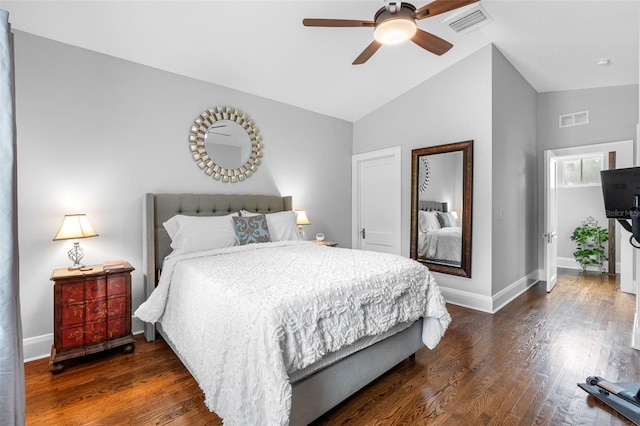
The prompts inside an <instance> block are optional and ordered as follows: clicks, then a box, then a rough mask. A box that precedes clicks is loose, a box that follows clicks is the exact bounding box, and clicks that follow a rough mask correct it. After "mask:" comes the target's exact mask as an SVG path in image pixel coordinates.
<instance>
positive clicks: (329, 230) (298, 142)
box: [15, 31, 353, 359]
mask: <svg viewBox="0 0 640 426" xmlns="http://www.w3.org/2000/svg"><path fill="white" fill-rule="evenodd" d="M15 33H16V34H15V59H16V104H17V105H16V107H17V127H18V194H19V199H18V204H19V244H20V271H21V274H20V280H21V294H22V318H23V327H24V336H25V339H26V340H25V357H26V358H27V359H28V358H30V357H32V356H35V355H42V354H43V353H44V354H46V353H48V351H49V348H50V345H51V334H50V333H52V320H53V313H52V312H53V309H52V286H51V282H50V281H49V277H50V276H51V270H52V269H53V268H57V267H66V266H68V264H69V260H68V258H67V255H66V252H67V250H68V249H69V247H70V243H69V242H65V241H55V242H54V241H52V239H53V236H54V234H55V232H56V231H57V230H58V227H59V225H60V223H61V221H62V217H63V215H64V214H65V213H74V212H84V213H87V215H88V217H89V219H90V221H91V223H92V224H93V226H94V228H95V229H96V231H97V232H98V233H99V234H100V236H99V237H96V238H90V239H86V240H83V241H82V242H81V245H82V247H84V248H85V250H86V256H85V259H84V261H85V263H87V264H97V263H102V262H103V261H105V260H109V259H120V258H123V259H127V260H128V261H130V262H131V263H132V264H133V265H134V267H135V268H136V271H135V273H134V275H133V306H134V308H135V307H137V306H138V305H139V304H140V303H141V302H142V300H143V285H142V269H143V265H142V230H141V224H142V199H143V195H144V194H145V193H146V192H172V191H175V192H186V191H192V192H210V193H259V194H281V195H292V196H293V200H294V207H296V208H304V209H306V211H307V213H308V216H309V218H310V221H311V225H309V226H307V227H306V231H307V235H308V236H312V235H315V234H316V233H317V232H323V233H324V234H325V235H326V237H327V239H330V240H335V241H338V242H339V243H340V245H341V246H346V247H349V246H350V244H351V235H350V234H351V229H350V228H351V188H350V185H349V184H348V183H349V182H350V179H351V139H352V127H353V126H352V124H351V123H349V122H346V121H342V120H338V119H334V118H331V117H328V116H324V115H320V114H316V113H311V112H308V111H305V110H302V109H299V108H294V107H291V106H288V105H285V104H281V103H278V102H274V101H271V100H268V99H264V98H260V97H256V96H253V95H249V94H246V93H242V92H238V91H235V90H231V89H228V88H225V87H221V86H217V85H213V84H208V83H204V82H201V81H197V80H193V79H189V78H184V77H181V76H178V75H174V74H170V73H167V72H163V71H159V70H156V69H152V68H149V67H145V66H141V65H137V64H134V63H130V62H127V61H123V60H119V59H116V58H113V57H110V56H106V55H101V54H97V53H95V52H91V51H87V50H83V49H79V48H75V47H71V46H68V45H64V44H61V43H57V42H54V41H51V40H47V39H44V38H40V37H36V36H33V35H30V34H27V33H23V32H19V31H16V32H15ZM221 105H231V106H234V107H236V108H239V109H241V110H242V111H244V112H246V113H247V114H249V116H250V117H251V118H252V119H253V120H254V121H255V122H256V124H257V126H258V127H259V129H260V131H261V132H262V135H263V137H264V159H263V163H262V165H261V166H260V167H259V169H258V171H257V172H256V173H255V174H254V175H253V176H252V177H251V178H250V179H249V180H247V181H244V182H240V183H236V184H228V183H221V182H218V181H215V180H213V179H211V178H209V177H208V176H206V175H205V174H204V173H203V172H202V171H201V170H200V169H199V168H198V167H197V166H196V163H195V162H194V161H193V159H192V158H191V155H190V152H189V149H188V134H189V128H190V127H191V124H192V122H193V120H194V119H195V118H196V117H197V116H198V115H199V114H200V113H201V112H202V111H203V110H205V109H207V108H211V107H214V106H221ZM307 238H309V237H307ZM134 328H135V329H136V330H141V324H139V323H135V324H134ZM36 348H45V349H44V352H42V353H38V354H34V353H30V351H38V350H39V349H36Z"/></svg>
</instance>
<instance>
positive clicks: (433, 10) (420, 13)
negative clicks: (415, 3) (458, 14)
mask: <svg viewBox="0 0 640 426" xmlns="http://www.w3.org/2000/svg"><path fill="white" fill-rule="evenodd" d="M478 1H480V0H434V1H432V2H431V3H429V4H427V5H425V6H422V7H421V8H420V9H418V10H416V19H425V18H429V17H431V16H435V15H440V14H441V13H447V12H449V11H451V10H454V9H457V8H459V7H462V6H466V5H468V4H471V3H476V2H478Z"/></svg>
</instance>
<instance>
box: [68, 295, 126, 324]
mask: <svg viewBox="0 0 640 426" xmlns="http://www.w3.org/2000/svg"><path fill="white" fill-rule="evenodd" d="M126 311H127V299H126V298H125V297H124V296H122V297H114V298H113V299H108V300H107V299H102V300H98V301H96V302H89V303H85V304H75V305H68V306H63V307H62V313H61V314H62V326H63V327H65V326H70V325H74V324H82V323H83V322H94V321H102V320H104V319H105V318H106V317H107V316H120V315H124V314H125V313H126Z"/></svg>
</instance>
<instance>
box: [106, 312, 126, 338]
mask: <svg viewBox="0 0 640 426" xmlns="http://www.w3.org/2000/svg"><path fill="white" fill-rule="evenodd" d="M128 334H129V330H128V328H127V318H126V317H118V318H112V317H109V320H108V321H107V337H108V338H109V339H115V338H116V337H122V336H126V335H128Z"/></svg>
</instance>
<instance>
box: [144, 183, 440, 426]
mask: <svg viewBox="0 0 640 426" xmlns="http://www.w3.org/2000/svg"><path fill="white" fill-rule="evenodd" d="M291 210H292V199H291V197H280V196H270V195H229V194H146V196H145V201H144V226H143V228H144V253H143V255H144V259H145V262H146V267H145V277H144V278H145V292H146V296H147V301H146V302H145V303H143V304H142V305H141V307H140V308H138V310H137V311H136V316H138V317H139V318H141V319H143V320H146V321H148V322H147V323H146V325H145V337H146V339H147V340H148V341H151V340H154V339H155V338H156V331H157V332H158V333H159V334H160V335H161V336H162V337H163V338H164V339H165V340H166V342H167V343H168V344H169V345H170V346H171V348H172V349H173V350H174V352H175V353H176V354H177V356H178V357H179V358H180V359H181V361H182V362H183V364H184V365H185V366H186V367H187V368H188V369H189V371H190V372H191V374H192V375H193V376H194V378H195V379H196V381H198V383H199V385H200V387H201V388H202V390H203V392H204V394H205V403H206V404H207V406H208V407H209V408H210V409H211V410H212V411H215V412H216V413H217V414H218V415H220V417H222V418H223V421H224V422H225V424H231V425H234V424H248V423H250V424H254V423H255V424H283V425H286V424H292V425H303V424H308V423H309V422H311V421H313V420H314V419H316V418H317V417H319V416H320V415H322V414H323V413H325V412H327V411H328V410H330V409H331V408H333V407H334V406H336V405H337V404H339V403H340V402H341V401H343V400H345V399H346V398H348V397H349V396H351V395H352V394H354V393H355V392H357V391H358V390H359V389H361V388H362V387H364V386H365V385H367V384H368V383H370V382H371V381H373V380H374V379H376V378H377V377H379V376H380V375H382V374H383V373H384V372H386V371H388V370H389V369H390V368H392V367H394V366H395V365H397V364H398V363H399V362H400V361H402V360H403V359H405V358H407V357H410V356H412V355H413V354H414V353H415V352H416V351H417V350H418V349H420V348H422V347H424V346H425V342H426V343H427V345H428V346H430V347H433V346H435V345H436V344H437V342H438V341H439V339H440V337H441V336H442V335H443V334H444V331H445V330H446V328H447V326H448V324H449V322H450V320H451V318H450V316H449V314H448V312H447V311H446V308H445V306H444V300H443V299H442V295H441V294H440V291H439V289H438V288H437V285H436V283H435V281H433V277H432V276H431V274H430V273H429V271H428V270H427V269H426V268H424V267H423V266H422V265H419V264H417V263H416V262H414V261H412V260H410V259H406V258H401V257H399V256H395V257H394V256H391V255H387V254H381V253H374V252H362V251H359V250H350V249H341V248H331V247H325V246H319V245H315V244H313V243H311V242H304V241H295V238H292V239H291V240H286V239H284V240H280V241H273V242H266V243H258V244H247V245H244V246H231V247H225V248H221V249H216V250H203V251H195V252H190V253H182V252H180V253H178V254H176V252H177V251H178V250H174V251H173V253H172V247H171V245H172V244H174V241H173V240H172V239H171V238H170V237H169V234H168V232H167V229H165V227H164V226H163V223H165V222H168V221H170V220H171V219H172V218H174V217H175V216H176V215H179V216H181V217H182V216H189V217H194V216H195V217H217V219H220V220H227V219H226V218H227V217H228V216H229V215H237V212H241V211H244V212H245V213H247V212H252V213H253V214H258V215H262V216H257V217H256V220H263V218H265V217H266V219H267V220H268V219H269V218H271V217H281V216H283V215H285V216H286V215H287V214H288V212H290V211H291ZM217 219H215V220H217ZM189 220H190V221H195V220H196V219H195V218H193V219H192V218H190V219H189ZM207 220H208V219H207ZM211 220H214V219H213V218H212V219H211ZM245 220H248V219H245ZM200 222H202V220H200ZM234 222H235V223H236V224H238V223H240V222H242V220H241V219H235V220H234ZM270 227H271V226H270ZM294 229H295V225H294ZM203 234H206V232H204V231H203ZM174 238H175V236H174ZM211 238H212V237H211V236H209V237H207V238H203V240H205V241H209V240H210V239H211ZM214 238H219V237H218V236H216V237H214ZM169 254H171V256H169ZM167 256H168V257H167ZM339 258H351V259H353V260H352V265H355V264H357V265H361V264H362V265H364V266H365V267H364V268H361V267H358V268H356V267H349V268H346V269H343V270H337V271H333V270H332V271H328V270H324V269H320V270H318V269H315V266H314V264H316V263H318V267H320V268H325V266H323V265H325V263H326V262H327V261H328V262H329V263H338V261H339V260H338V259H339ZM246 259H251V261H250V262H247V260H246ZM273 259H275V262H276V263H275V265H274V264H272V263H269V262H272V261H274V260H273ZM321 259H324V260H323V261H321ZM390 260H393V261H390ZM323 262H325V263H323ZM367 262H371V263H369V264H367ZM247 263H251V266H250V268H245V267H244V266H242V265H246V264H247ZM260 265H267V266H266V269H267V270H274V268H275V269H277V271H278V273H277V274H275V275H274V274H271V275H270V274H267V273H265V272H259V271H260V269H259V268H260V267H261V266H260ZM296 265H297V266H296ZM376 265H377V266H376ZM383 265H386V266H384V267H383ZM414 265H418V266H420V268H421V269H420V270H421V271H423V272H418V271H419V270H418V269H415V270H414V269H412V268H413V267H414ZM376 268H378V269H379V268H382V269H384V268H387V269H389V270H390V271H394V270H396V269H397V271H398V272H397V273H396V272H394V273H393V274H392V275H390V277H391V278H389V279H390V283H387V282H385V281H384V280H381V279H379V278H380V277H382V276H383V275H382V273H383V272H381V271H378V272H375V270H376ZM227 270H229V271H231V272H230V274H231V275H228V276H225V273H226V272H225V271H227ZM365 271H373V272H371V273H373V274H375V273H379V275H375V277H376V279H368V280H364V278H363V279H362V280H360V279H361V278H362V277H364V275H363V274H364V272H365ZM288 272H291V274H290V275H287V273H288ZM384 273H385V274H386V272H384ZM348 274H351V275H353V278H354V283H356V286H355V287H354V288H355V290H350V288H351V287H348V288H347V287H343V285H345V284H344V283H342V282H341V279H340V278H338V277H341V276H344V275H348ZM412 274H414V275H415V277H419V279H414V278H413V275H412ZM416 274H419V275H416ZM256 276H258V277H259V278H258V279H256V278H255V277H256ZM274 277H275V278H274ZM385 277H386V275H385ZM386 279H387V278H385V280H386ZM222 281H224V282H223V283H222ZM365 281H371V282H374V283H375V282H377V283H378V284H373V285H377V286H378V287H376V288H375V289H374V290H370V289H368V288H365V287H364V285H365V284H364V283H365ZM320 282H322V283H323V284H322V290H318V289H316V288H315V287H313V286H312V283H320ZM220 285H223V287H216V286H220ZM313 285H315V284H313ZM366 285H369V284H366ZM288 289H289V290H288ZM206 292H212V293H214V295H215V296H214V297H212V298H211V299H206V298H205V297H204V296H203V294H204V293H206ZM410 292H412V293H410ZM289 293H292V294H293V293H295V297H293V296H292V295H291V294H289ZM336 294H340V295H341V297H339V298H336V299H338V302H330V303H331V304H330V303H329V302H325V298H329V297H330V295H334V296H335V295H336ZM159 295H160V296H159ZM300 295H306V296H305V297H306V298H307V299H314V300H315V299H317V300H318V301H319V304H316V305H311V303H313V301H312V300H307V299H304V297H302V299H304V300H298V299H301V297H300ZM309 295H312V296H313V297H310V296H309ZM363 295H364V296H363ZM374 295H375V296H374ZM223 297H224V298H223ZM226 297H229V299H226ZM363 298H364V299H367V300H378V299H389V298H396V299H395V301H394V303H393V304H392V305H390V307H384V308H379V307H376V308H375V309H376V310H381V311H382V312H384V315H383V316H382V317H381V318H383V319H377V320H374V321H373V322H371V321H370V318H377V317H374V315H372V312H373V311H371V312H369V311H366V310H363V312H360V313H351V311H350V307H351V306H352V305H358V304H360V305H363V303H362V302H361V300H364V299H363ZM372 298H373V299H372ZM158 300H162V302H157V301H158ZM238 300H242V301H243V302H242V304H241V305H238V303H237V301H238ZM354 300H356V302H354ZM358 300H360V301H359V302H358ZM247 301H248V303H245V302H247ZM340 301H342V302H344V303H342V302H340ZM306 303H309V308H306V307H305V306H307V305H306ZM336 303H337V304H336ZM367 303H369V302H367ZM376 303H377V302H376ZM376 303H371V305H372V306H373V305H376ZM245 305H246V306H245ZM414 305H415V306H414ZM197 306H200V308H197ZM257 306H259V307H260V308H259V309H256V307H257ZM301 306H302V308H301ZM311 306H314V307H311ZM416 306H417V307H418V308H419V309H418V308H416ZM185 307H188V308H186V309H185ZM202 307H206V309H202ZM271 308H273V309H271ZM347 308H349V309H347ZM363 309H369V308H363ZM371 309H373V308H371ZM327 310H329V311H331V314H326V312H328V311H327ZM418 311H419V312H418ZM238 312H240V314H238ZM318 312H323V313H322V314H319V313H318ZM335 312H338V314H335ZM285 313H286V315H285ZM214 315H218V316H217V317H215V324H214V325H211V324H210V323H209V321H211V317H214ZM287 315H290V316H287ZM234 316H235V317H234ZM231 317H234V318H235V319H234V320H233V321H231V320H229V321H227V319H228V318H231ZM320 317H321V320H318V318H320ZM238 318H240V319H241V321H240V324H236V322H237V321H238ZM335 318H339V320H336V319H335ZM362 318H367V323H366V324H365V325H363V324H364V323H363V322H362V321H363V319H362ZM390 318H391V319H393V321H391V320H390ZM297 321H298V322H297ZM305 321H306V322H308V323H309V324H311V329H308V328H306V327H301V326H300V323H305ZM349 321H351V322H349ZM354 321H355V322H354ZM154 322H155V324H154ZM332 322H335V323H344V324H342V326H345V324H346V325H347V326H346V328H344V329H343V331H342V332H340V333H333V334H327V333H328V331H327V330H329V329H330V328H329V325H328V324H329V323H332ZM370 322H371V323H370ZM319 324H320V325H319ZM243 327H244V328H243ZM223 330H226V331H225V332H228V331H229V330H231V331H232V335H233V336H236V337H237V336H243V337H242V338H243V339H244V336H245V334H244V333H247V332H248V331H250V332H251V334H253V333H257V335H258V336H264V337H258V338H249V339H248V340H247V341H246V342H244V341H242V342H240V343H241V344H236V340H237V338H233V339H231V338H229V337H228V335H224V334H223ZM309 330H312V331H309ZM301 335H304V336H305V338H304V339H302V338H300V336H301ZM225 336H226V337H225ZM309 336H311V337H310V338H309ZM307 338H309V339H308V340H307ZM294 340H295V341H297V342H298V345H293V346H291V345H290V344H289V342H290V341H294ZM274 342H275V343H274ZM283 342H284V343H283ZM300 342H302V343H301V345H302V346H300ZM304 342H310V343H304ZM245 345H246V346H245ZM305 345H306V346H305ZM238 346H240V348H238ZM255 354H259V356H256V355H255ZM274 354H275V355H274ZM251 357H253V358H251ZM221 366H222V367H221ZM274 366H275V367H274ZM236 367H244V368H240V371H239V372H238V371H234V370H236ZM265 372H266V373H265ZM212 376H213V377H212ZM240 376H242V377H240ZM245 376H247V377H245ZM245 381H246V382H245ZM231 390H233V391H231ZM234 391H235V392H237V393H238V395H233V394H234ZM221 395H222V396H221ZM248 401H254V402H248ZM255 401H257V402H255ZM256 419H260V420H256Z"/></svg>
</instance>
